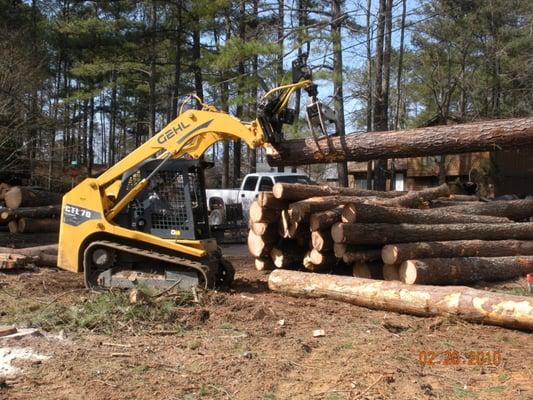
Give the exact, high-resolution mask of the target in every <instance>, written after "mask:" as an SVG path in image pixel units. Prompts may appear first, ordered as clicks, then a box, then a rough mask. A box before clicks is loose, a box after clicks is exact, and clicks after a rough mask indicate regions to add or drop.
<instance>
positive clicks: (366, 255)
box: [342, 249, 381, 264]
mask: <svg viewBox="0 0 533 400" xmlns="http://www.w3.org/2000/svg"><path fill="white" fill-rule="evenodd" d="M376 260H381V249H368V250H358V251H345V252H344V253H343V255H342V261H344V262H345V263H346V264H353V263H365V262H368V261H376Z"/></svg>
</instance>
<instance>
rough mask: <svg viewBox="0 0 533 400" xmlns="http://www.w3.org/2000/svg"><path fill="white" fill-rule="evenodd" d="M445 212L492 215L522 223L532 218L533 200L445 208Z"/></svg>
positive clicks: (500, 201)
mask: <svg viewBox="0 0 533 400" xmlns="http://www.w3.org/2000/svg"><path fill="white" fill-rule="evenodd" d="M445 210H446V211H448V212H455V213H460V214H475V215H492V216H494V217H506V218H509V219H512V220H515V221H522V220H527V219H529V218H531V217H533V199H528V200H505V201H504V200H499V201H489V202H487V203H473V204H471V203H469V204H465V205H456V206H450V207H446V209H445Z"/></svg>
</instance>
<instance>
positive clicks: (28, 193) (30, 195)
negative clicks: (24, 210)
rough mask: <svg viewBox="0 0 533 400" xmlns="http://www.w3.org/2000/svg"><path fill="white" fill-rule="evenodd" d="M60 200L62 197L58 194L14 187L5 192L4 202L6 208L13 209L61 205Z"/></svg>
mask: <svg viewBox="0 0 533 400" xmlns="http://www.w3.org/2000/svg"><path fill="white" fill-rule="evenodd" d="M61 198H62V195H61V194H59V193H53V192H47V191H45V190H33V189H30V188H28V187H25V186H14V187H12V188H11V189H9V190H8V191H7V192H6V194H5V198H4V201H5V203H6V206H7V207H8V208H11V209H15V208H19V207H39V206H50V205H56V204H61Z"/></svg>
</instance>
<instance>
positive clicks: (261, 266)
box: [255, 258, 275, 271]
mask: <svg viewBox="0 0 533 400" xmlns="http://www.w3.org/2000/svg"><path fill="white" fill-rule="evenodd" d="M274 268H275V267H274V263H273V262H272V259H271V258H256V259H255V269H256V270H257V271H272V270H273V269H274Z"/></svg>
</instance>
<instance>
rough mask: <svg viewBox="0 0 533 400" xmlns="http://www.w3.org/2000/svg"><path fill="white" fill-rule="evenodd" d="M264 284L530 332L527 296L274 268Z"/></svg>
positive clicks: (532, 320) (532, 322)
mask: <svg viewBox="0 0 533 400" xmlns="http://www.w3.org/2000/svg"><path fill="white" fill-rule="evenodd" d="M268 287H269V288H270V289H271V290H273V291H275V292H280V293H284V294H288V295H292V296H298V297H310V298H328V299H332V300H338V301H344V302H347V303H351V304H355V305H358V306H362V307H368V308H373V309H377V310H385V311H393V312H399V313H404V314H411V315H417V316H421V317H432V316H438V315H444V316H446V315H456V316H457V317H459V318H462V319H465V320H467V321H471V322H478V323H483V324H489V325H497V326H503V327H506V328H514V329H523V330H528V331H531V330H533V298H528V297H524V296H513V295H509V294H502V293H494V292H488V291H484V290H476V289H471V288H468V287H463V286H459V287H457V286H443V287H439V286H423V285H420V286H411V285H405V284H403V283H400V282H385V281H375V280H369V279H363V278H354V277H347V276H336V275H324V274H310V273H305V272H298V271H289V270H281V269H280V270H276V271H273V272H272V273H271V274H270V277H269V279H268ZM480 304H481V305H482V306H480Z"/></svg>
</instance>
